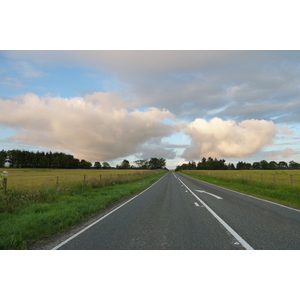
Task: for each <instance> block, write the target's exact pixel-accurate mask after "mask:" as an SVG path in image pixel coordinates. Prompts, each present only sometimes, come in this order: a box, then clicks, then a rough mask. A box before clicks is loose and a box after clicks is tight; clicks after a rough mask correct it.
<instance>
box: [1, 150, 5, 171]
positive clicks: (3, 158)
mask: <svg viewBox="0 0 300 300" xmlns="http://www.w3.org/2000/svg"><path fill="white" fill-rule="evenodd" d="M6 159H7V152H6V151H5V150H2V151H0V168H2V167H4V166H5V163H6Z"/></svg>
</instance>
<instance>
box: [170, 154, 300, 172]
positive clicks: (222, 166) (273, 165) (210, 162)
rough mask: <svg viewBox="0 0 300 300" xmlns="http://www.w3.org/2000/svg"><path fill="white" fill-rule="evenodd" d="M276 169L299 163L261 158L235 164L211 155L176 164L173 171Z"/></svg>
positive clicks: (297, 167)
mask: <svg viewBox="0 0 300 300" xmlns="http://www.w3.org/2000/svg"><path fill="white" fill-rule="evenodd" d="M277 169H281V170H284V169H300V164H299V163H297V162H294V161H290V162H289V163H287V162H284V161H280V162H279V163H277V162H275V161H270V162H268V161H266V160H261V161H260V162H254V163H252V164H251V163H247V162H243V161H239V162H238V163H237V164H236V166H235V165H234V164H232V163H228V164H227V163H226V161H225V159H217V158H215V159H213V158H212V157H209V158H205V157H203V158H202V160H201V161H199V162H198V163H196V162H195V161H192V162H188V163H184V164H182V165H178V166H177V167H176V169H175V171H181V170H277Z"/></svg>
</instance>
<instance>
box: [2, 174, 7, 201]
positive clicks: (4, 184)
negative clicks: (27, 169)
mask: <svg viewBox="0 0 300 300" xmlns="http://www.w3.org/2000/svg"><path fill="white" fill-rule="evenodd" d="M6 189H7V178H5V177H4V178H3V196H5V195H6Z"/></svg>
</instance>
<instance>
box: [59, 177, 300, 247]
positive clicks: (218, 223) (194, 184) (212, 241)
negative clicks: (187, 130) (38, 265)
mask: <svg viewBox="0 0 300 300" xmlns="http://www.w3.org/2000/svg"><path fill="white" fill-rule="evenodd" d="M53 249H55V250H56V249H60V250H71V249H76V250H80V249H82V250H84V249H86V250H87V249H91V250H97V249H99V250H100V249H106V250H117V249H124V250H125V249H126V250H133V249H140V250H142V249H148V250H149V249H157V250H162V249H169V250H176V249H178V250H179V249H182V250H185V249H187V250H188V249H198V250H205V249H207V250H245V249H246V250H253V249H261V250H262V249H300V210H297V209H292V208H288V207H286V206H282V205H277V204H274V203H272V202H269V201H265V200H262V199H259V198H256V197H252V196H248V195H245V194H242V193H238V192H234V191H232V190H229V189H225V188H222V187H218V186H216V185H213V184H209V183H206V182H203V181H200V180H197V179H194V178H191V177H188V176H185V175H183V174H180V173H175V172H168V173H167V174H166V175H165V176H163V177H162V178H161V179H160V180H159V181H157V182H156V183H155V184H153V185H152V186H151V187H149V188H148V189H147V190H145V191H144V192H142V193H140V194H139V195H137V196H135V197H133V198H131V199H129V200H128V201H127V202H125V203H123V204H122V205H120V206H119V207H117V208H116V209H114V210H113V211H111V212H109V213H108V214H106V215H104V216H103V217H102V218H100V219H99V220H97V221H96V222H94V223H92V224H91V225H89V226H88V227H87V228H85V229H83V230H82V231H80V232H79V233H77V234H75V235H74V236H72V237H70V238H69V239H67V240H65V241H64V242H62V243H61V244H59V245H57V246H56V247H54V248H53Z"/></svg>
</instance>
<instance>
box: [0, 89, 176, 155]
mask: <svg viewBox="0 0 300 300" xmlns="http://www.w3.org/2000/svg"><path fill="white" fill-rule="evenodd" d="M0 111H1V115H0V123H2V124H4V125H6V126H10V127H12V128H15V129H17V130H18V133H17V134H15V135H14V136H12V137H11V138H10V139H12V140H16V141H22V142H24V143H27V144H32V145H39V146H42V147H45V148H47V149H56V150H61V151H68V152H71V153H73V154H74V155H75V156H76V157H78V158H82V159H87V160H112V159H115V158H118V157H124V156H128V155H131V154H134V153H136V151H137V149H139V148H140V147H141V146H142V145H143V144H144V143H146V142H147V141H148V140H149V139H151V138H162V137H165V136H169V135H171V134H172V132H173V129H172V126H171V125H168V124H165V123H164V122H162V119H172V118H174V116H173V115H172V114H171V113H170V112H169V111H168V110H164V109H157V108H154V107H151V108H148V109H147V110H146V111H138V110H134V111H132V112H129V111H128V110H127V109H126V106H125V103H124V101H123V100H121V99H120V98H118V97H117V96H116V95H114V94H112V93H102V92H99V93H94V94H91V95H86V96H85V97H75V98H61V97H39V96H37V95H35V94H25V95H21V96H17V97H15V98H13V99H10V100H7V99H6V100H5V99H0Z"/></svg>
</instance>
